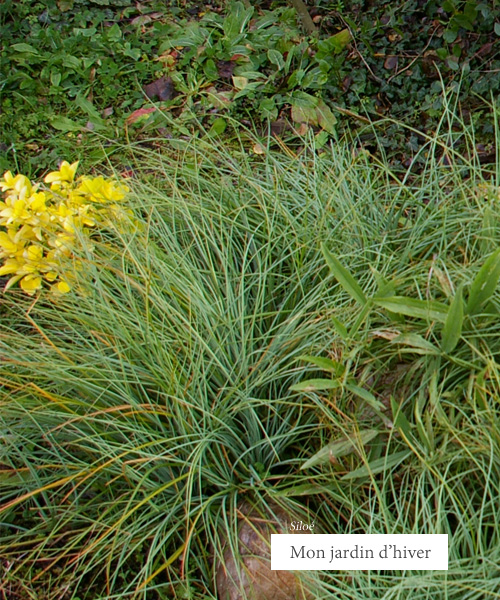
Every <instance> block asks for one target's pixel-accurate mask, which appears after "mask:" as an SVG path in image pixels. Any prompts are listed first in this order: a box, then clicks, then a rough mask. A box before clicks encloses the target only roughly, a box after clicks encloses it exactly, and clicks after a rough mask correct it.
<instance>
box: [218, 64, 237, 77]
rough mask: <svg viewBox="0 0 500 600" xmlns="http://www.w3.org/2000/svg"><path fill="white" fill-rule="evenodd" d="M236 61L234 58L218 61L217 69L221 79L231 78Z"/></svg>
mask: <svg viewBox="0 0 500 600" xmlns="http://www.w3.org/2000/svg"><path fill="white" fill-rule="evenodd" d="M235 66H236V63H235V62H234V61H232V60H219V61H217V71H218V73H219V77H220V78H221V79H231V77H232V76H233V72H234V67H235Z"/></svg>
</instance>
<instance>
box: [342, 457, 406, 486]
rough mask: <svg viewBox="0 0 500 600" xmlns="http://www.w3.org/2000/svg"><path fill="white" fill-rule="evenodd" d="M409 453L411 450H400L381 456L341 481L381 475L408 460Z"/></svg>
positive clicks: (348, 474) (345, 476)
mask: <svg viewBox="0 0 500 600" xmlns="http://www.w3.org/2000/svg"><path fill="white" fill-rule="evenodd" d="M411 453H412V452H411V450H401V451H400V452H394V454H389V456H382V458H377V460H374V461H372V462H371V463H368V464H367V465H363V466H362V467H359V469H356V470H354V471H351V472H350V473H347V475H344V476H343V477H342V478H341V479H342V481H348V480H349V479H359V478H360V477H370V475H377V473H383V472H384V471H388V470H389V469H392V468H394V467H397V466H398V465H399V464H401V463H402V462H403V461H404V460H405V459H406V458H408V456H410V455H411Z"/></svg>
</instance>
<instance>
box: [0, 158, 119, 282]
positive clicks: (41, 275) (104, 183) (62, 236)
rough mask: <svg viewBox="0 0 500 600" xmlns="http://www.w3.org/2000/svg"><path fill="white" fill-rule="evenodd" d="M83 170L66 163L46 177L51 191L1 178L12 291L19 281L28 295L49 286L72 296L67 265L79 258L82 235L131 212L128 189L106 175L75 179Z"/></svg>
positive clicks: (3, 257)
mask: <svg viewBox="0 0 500 600" xmlns="http://www.w3.org/2000/svg"><path fill="white" fill-rule="evenodd" d="M77 168H78V162H75V163H73V164H71V165H70V164H69V163H68V162H66V161H64V162H63V163H62V164H61V166H60V168H59V171H53V172H52V173H49V174H48V175H47V176H46V177H45V179H44V182H45V183H46V184H50V187H48V186H42V185H41V184H33V183H32V182H31V181H30V180H29V179H28V178H27V177H25V176H24V175H21V174H18V175H12V173H11V172H10V171H7V172H6V173H4V175H3V178H1V179H0V190H1V191H2V192H4V201H3V202H1V201H0V264H2V262H3V264H2V266H0V276H2V275H12V277H11V278H10V279H9V281H8V282H7V285H6V286H5V289H6V290H7V289H9V288H10V287H12V286H13V285H14V284H16V283H18V282H19V285H20V287H21V288H22V289H23V290H24V291H25V292H27V293H28V294H34V293H35V292H36V291H37V290H39V289H41V288H42V287H43V286H44V284H45V283H49V284H51V290H52V291H53V292H56V293H60V294H64V293H66V292H69V291H70V289H71V276H70V274H69V270H67V269H66V270H65V269H64V264H65V261H67V259H69V258H72V257H73V249H74V248H75V244H76V243H77V239H78V238H77V236H78V235H82V234H83V235H87V236H89V237H90V236H91V235H92V232H93V231H96V229H98V228H100V227H106V226H107V225H109V224H110V223H112V222H116V221H117V220H121V219H123V217H124V215H125V214H126V213H127V211H125V209H124V208H123V207H122V206H120V204H119V203H120V202H121V201H122V200H123V199H124V198H125V195H126V193H127V192H128V191H129V190H128V188H127V186H125V185H124V184H122V183H119V182H116V181H113V180H111V179H106V178H104V177H85V176H84V177H79V178H78V179H76V180H75V173H76V170H77ZM67 264H68V263H67V262H66V265H67Z"/></svg>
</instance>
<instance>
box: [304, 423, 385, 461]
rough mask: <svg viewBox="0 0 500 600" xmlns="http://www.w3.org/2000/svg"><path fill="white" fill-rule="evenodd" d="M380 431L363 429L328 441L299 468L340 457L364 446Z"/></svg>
mask: <svg viewBox="0 0 500 600" xmlns="http://www.w3.org/2000/svg"><path fill="white" fill-rule="evenodd" d="M379 433H380V432H379V431H377V430H376V429H365V430H363V431H360V432H359V433H356V434H353V435H352V436H349V437H347V436H343V437H341V438H339V439H338V440H334V441H333V442H330V443H329V444H327V445H326V446H324V447H323V448H321V450H319V451H318V452H316V454H315V455H314V456H311V458H309V459H308V460H306V462H305V463H304V464H303V465H302V466H301V467H300V469H301V470H302V469H309V468H310V467H315V466H316V465H322V464H325V463H327V462H329V460H330V458H340V457H341V456H346V455H347V454H351V452H354V451H355V450H357V449H358V448H359V446H360V445H362V446H364V445H365V444H368V442H371V440H373V438H375V437H376V436H377V435H378V434H379Z"/></svg>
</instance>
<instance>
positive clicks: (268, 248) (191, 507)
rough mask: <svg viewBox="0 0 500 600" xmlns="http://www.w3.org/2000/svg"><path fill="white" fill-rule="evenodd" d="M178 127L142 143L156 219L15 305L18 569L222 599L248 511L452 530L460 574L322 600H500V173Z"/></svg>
mask: <svg viewBox="0 0 500 600" xmlns="http://www.w3.org/2000/svg"><path fill="white" fill-rule="evenodd" d="M172 143H173V144H174V143H175V144H176V147H177V152H176V153H173V155H172V156H171V157H168V158H166V157H165V156H160V155H157V154H155V153H153V152H148V151H145V150H140V151H137V150H136V151H131V152H130V160H131V161H132V162H134V161H135V165H134V171H135V174H136V180H135V181H132V182H131V183H130V187H131V189H132V194H133V195H132V197H131V204H132V207H133V209H134V210H135V211H136V213H137V215H140V218H141V219H142V220H143V222H144V224H145V226H144V228H143V229H141V230H137V231H135V232H134V233H124V232H123V231H120V229H119V228H118V227H117V228H116V231H115V232H113V240H114V243H113V244H105V243H102V244H99V243H97V242H96V243H95V244H94V246H95V247H94V248H93V251H92V253H90V252H86V251H85V250H84V251H82V252H81V256H80V257H79V261H84V264H85V268H84V269H83V271H82V270H81V269H80V271H79V272H78V274H77V275H78V277H79V282H80V288H79V293H78V294H77V293H70V294H66V295H65V296H64V297H60V298H57V299H56V300H54V301H51V302H49V301H48V300H46V299H45V297H44V296H43V295H41V296H39V297H38V296H37V297H36V299H35V301H34V300H33V298H31V299H28V300H27V299H26V298H24V297H22V296H21V295H18V293H17V292H15V291H11V292H10V294H9V295H6V296H5V297H4V301H3V302H4V307H3V311H4V316H3V322H2V337H1V348H2V350H1V351H2V354H3V355H4V361H3V362H2V365H1V367H0V377H1V382H2V386H3V391H4V395H3V399H2V405H1V411H0V418H1V419H2V430H3V431H5V432H6V434H5V435H4V437H3V441H2V446H1V447H0V449H1V455H0V463H1V465H2V473H1V475H2V476H1V478H0V485H1V490H2V491H1V496H2V499H3V501H2V507H1V511H2V512H1V514H2V525H1V530H0V532H1V538H0V553H1V554H2V556H4V557H6V560H8V561H9V565H10V569H9V578H10V581H11V584H12V585H17V586H18V588H19V589H21V588H24V589H28V590H36V589H41V587H40V586H42V585H44V586H46V587H47V590H48V591H47V597H48V598H51V597H53V598H60V597H65V596H64V594H65V595H66V597H68V598H76V597H88V598H93V599H94V598H109V599H110V598H117V597H120V598H146V597H147V598H148V600H149V599H150V598H172V597H173V598H185V597H189V598H197V599H201V598H214V597H215V592H214V568H215V566H216V564H217V561H218V560H221V557H222V556H223V544H224V540H225V539H227V537H228V535H229V536H230V537H232V538H234V534H235V528H236V527H235V523H236V519H237V514H238V506H239V504H240V503H241V502H242V501H245V502H249V503H250V504H254V505H256V506H259V507H266V506H267V507H271V506H276V505H277V504H278V505H280V506H281V507H282V508H283V509H285V510H287V511H289V512H290V513H292V512H293V513H295V514H304V515H305V514H307V511H309V514H314V515H316V517H317V523H318V528H321V530H323V531H325V532H329V533H333V532H339V533H361V532H363V533H449V534H450V570H449V571H448V572H447V573H443V572H430V573H396V572H390V571H387V572H381V573H378V572H374V571H369V572H352V573H346V572H323V573H317V574H315V576H314V581H313V582H309V583H308V586H309V587H310V588H311V589H312V590H313V594H314V597H317V598H328V597H331V596H332V594H335V595H336V596H337V597H339V598H346V599H347V598H356V599H361V598H382V597H385V598H398V597H404V596H405V594H408V591H409V590H411V595H412V597H416V598H431V597H433V598H436V597H442V598H457V599H458V598H464V594H465V595H466V596H465V597H467V598H484V597H488V594H489V595H490V596H491V597H494V594H495V593H496V592H495V590H497V589H498V583H499V581H498V580H499V574H498V573H497V572H495V570H494V569H490V568H489V565H495V564H498V558H499V556H498V548H499V545H498V532H497V528H496V523H497V522H498V519H499V517H500V515H499V514H498V503H497V497H498V489H499V487H500V461H499V460H498V456H500V453H499V452H498V444H499V439H500V437H499V430H498V423H499V422H500V421H499V414H498V410H499V409H498V400H497V399H498V395H499V394H498V391H499V390H498V389H497V388H498V382H499V381H500V379H499V377H498V367H497V363H496V357H497V355H498V352H499V350H500V348H498V347H497V346H498V343H497V339H498V335H497V331H496V330H497V320H498V319H497V314H498V311H497V308H498V297H497V292H496V286H494V285H491V293H489V294H488V298H486V297H485V296H484V295H483V296H480V297H479V300H478V302H477V303H476V304H475V309H474V310H473V311H471V310H470V308H471V306H472V305H474V302H472V304H471V298H474V291H473V290H474V289H477V290H479V288H480V287H481V286H479V284H478V281H479V279H478V278H479V277H480V276H481V275H480V274H481V272H483V274H484V272H485V271H484V270H483V271H481V269H482V267H483V265H485V264H487V261H490V263H488V264H494V265H495V268H494V271H495V272H496V268H497V267H496V264H497V263H496V260H497V254H496V253H493V250H494V248H495V247H496V246H497V245H498V233H499V229H498V222H497V219H496V216H495V215H496V212H497V211H496V204H497V203H498V197H497V195H496V187H495V185H493V184H490V183H489V182H488V184H489V185H491V188H488V189H491V190H493V191H494V192H495V193H490V192H488V193H487V194H486V195H485V194H484V192H483V191H478V190H484V188H481V187H480V186H479V184H484V183H485V181H484V176H483V175H484V173H482V172H481V170H480V169H479V168H478V167H477V165H475V164H473V163H472V162H471V161H468V162H467V161H465V159H461V158H460V157H456V156H455V159H456V160H455V162H456V163H457V165H458V166H455V165H453V166H451V167H449V166H444V165H443V164H442V163H438V162H437V159H436V160H435V159H434V158H433V157H434V156H435V155H436V152H435V149H436V147H437V146H438V145H439V144H441V143H442V142H441V140H440V139H439V138H438V137H436V138H435V139H434V140H430V141H429V142H428V145H427V148H426V150H427V151H428V165H427V166H428V168H427V169H424V170H423V173H422V174H421V175H420V176H419V178H418V179H417V178H414V177H413V176H412V177H410V176H409V175H408V174H407V175H406V176H405V175H404V174H396V173H394V172H392V171H391V170H390V169H389V168H388V167H387V166H385V165H384V164H383V163H377V162H374V161H373V159H372V158H371V156H370V155H369V154H368V153H366V152H361V153H358V154H357V153H353V152H352V151H351V150H350V149H349V148H347V147H343V146H341V145H340V144H339V145H337V146H332V147H331V148H329V149H328V151H326V152H325V151H323V153H322V154H318V153H317V152H316V151H314V150H313V143H312V140H311V143H310V144H307V145H306V146H305V147H304V151H303V152H302V154H301V155H300V156H296V155H293V153H292V152H290V154H289V155H288V156H283V155H274V154H272V153H270V152H266V153H264V154H259V155H248V154H247V153H245V152H244V148H243V147H242V148H241V151H240V152H239V153H231V155H230V154H228V153H227V152H226V151H225V150H224V148H223V147H217V146H215V147H214V145H213V144H212V143H210V144H208V143H207V144H205V143H204V142H203V141H202V140H198V141H197V142H196V143H191V142H188V141H183V140H174V142H172ZM450 155H451V156H452V157H453V156H454V154H453V152H451V154H450ZM464 161H465V162H464ZM458 163H459V164H458ZM464 168H466V169H467V177H464ZM322 244H323V250H322ZM325 255H326V256H327V257H330V260H329V263H330V266H332V264H334V265H335V266H336V270H335V268H334V275H335V276H334V277H332V276H331V274H330V271H329V269H328V263H327V261H326V260H325ZM332 257H334V258H332ZM488 257H489V258H488ZM339 265H341V267H342V268H341V269H339ZM75 275H76V274H75ZM339 282H340V284H342V285H339ZM353 282H355V283H354V284H353ZM460 289H461V290H463V292H462V293H463V297H464V298H466V299H467V302H468V304H467V306H468V307H469V310H468V312H467V310H466V309H465V308H464V310H463V311H462V314H463V315H466V314H467V315H468V316H467V318H466V317H465V316H464V317H463V327H462V331H461V332H460V333H459V335H457V334H456V333H454V331H455V330H452V329H451V326H448V321H447V317H446V316H445V317H444V321H443V320H442V319H441V320H440V319H436V318H435V315H434V313H431V314H430V315H427V314H426V313H425V311H424V308H425V307H427V308H428V307H434V310H435V311H437V314H438V316H439V314H441V313H439V311H438V309H437V308H436V306H440V307H444V308H442V310H443V314H445V313H446V315H449V314H451V312H452V310H453V311H455V312H454V313H453V314H454V315H455V318H457V319H458V317H457V316H456V315H460V305H459V301H458V300H455V298H460V296H459V292H458V291H457V290H460ZM482 289H483V290H484V288H482ZM353 290H354V294H353ZM478 293H479V295H480V294H481V293H482V292H480V291H478ZM352 296H354V298H353V297H352ZM394 296H396V297H399V298H400V297H404V298H410V300H406V304H407V305H410V306H411V307H413V308H412V310H413V314H408V310H406V312H405V311H404V310H399V311H398V310H397V306H395V305H394ZM363 299H365V300H366V302H365V303H369V305H370V310H365V308H364V306H360V304H363ZM391 299H392V304H390V303H389V301H390V300H391ZM431 301H432V302H434V303H439V305H437V304H432V305H431V304H429V303H430V302H431ZM400 302H401V301H400ZM384 303H385V304H384ZM415 307H417V308H419V309H420V312H418V310H417V309H416V308H415ZM452 307H453V309H452ZM400 308H401V306H400ZM423 311H424V312H423ZM363 313H364V314H363ZM360 315H362V316H361V317H360ZM332 317H333V319H332ZM447 328H448V329H447ZM398 336H399V339H398ZM434 348H435V350H434ZM304 356H305V357H309V358H308V360H309V363H308V364H309V366H308V367H307V368H306V366H305V365H306V363H304V360H303V358H304ZM318 357H319V359H318ZM328 361H329V362H328ZM325 366H326V367H327V369H326V370H327V373H328V374H327V376H324V375H323V371H324V370H325ZM390 375H392V378H391V377H389V376H390ZM311 378H313V380H314V381H316V382H317V381H318V380H319V381H323V384H318V383H316V384H311V383H310V382H309V384H307V380H310V379H311ZM325 381H328V382H330V385H329V386H327V384H326V383H325ZM332 382H333V385H331V384H332ZM367 431H371V432H372V433H371V434H370V435H368V434H367V433H366V432H367ZM346 440H351V447H350V448H349V446H347V450H345V451H344V452H343V453H342V452H337V454H336V455H335V457H332V453H331V452H330V450H331V448H332V446H330V448H329V447H328V445H329V444H330V445H331V444H332V443H333V444H337V446H333V448H337V449H338V444H339V443H340V442H344V446H343V447H344V448H346V444H345V441H346ZM325 448H326V451H325ZM233 543H234V540H233ZM213 555H215V557H216V559H215V565H214V563H213V561H212V556H213ZM37 586H38V587H37ZM464 590H465V591H464ZM485 594H486V596H485Z"/></svg>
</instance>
